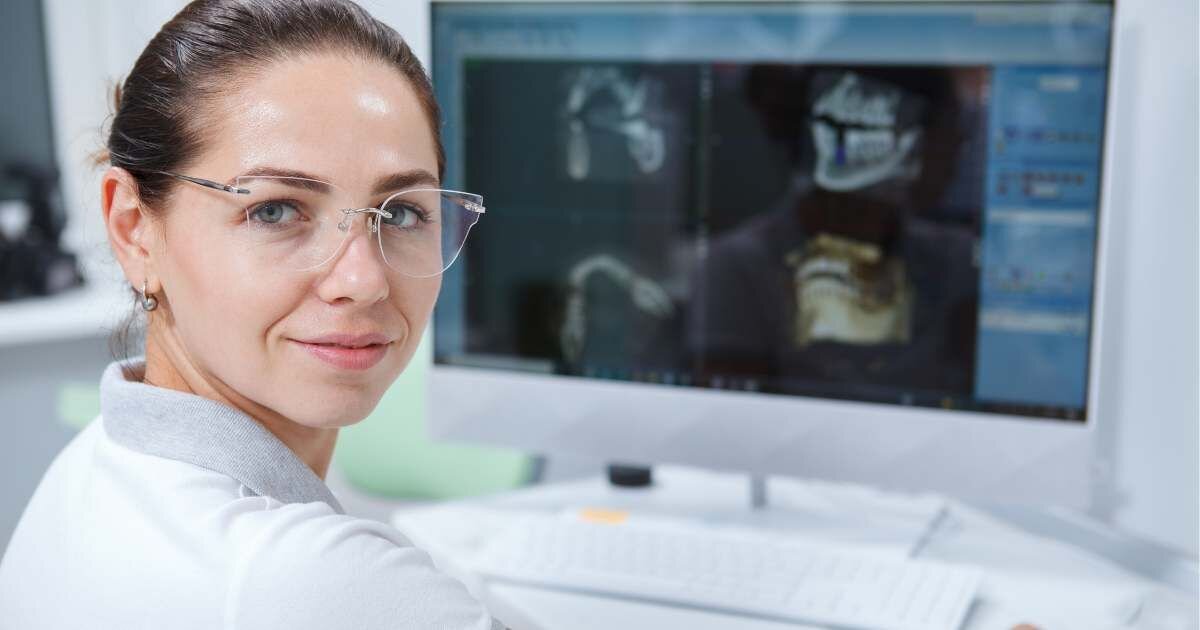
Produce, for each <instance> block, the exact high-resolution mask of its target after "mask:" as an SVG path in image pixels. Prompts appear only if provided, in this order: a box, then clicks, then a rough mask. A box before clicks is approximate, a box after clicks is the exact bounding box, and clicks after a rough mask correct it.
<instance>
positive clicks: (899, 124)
mask: <svg viewBox="0 0 1200 630" xmlns="http://www.w3.org/2000/svg"><path fill="white" fill-rule="evenodd" d="M814 86H815V87H816V88H817V89H816V90H815V91H816V93H817V96H816V98H815V99H814V100H813V104H812V113H811V122H810V125H809V127H810V130H811V132H812V140H813V145H814V149H815V153H816V161H815V164H814V167H813V180H814V181H815V182H816V184H817V185H818V186H820V187H821V188H824V189H826V190H831V191H835V192H850V191H858V190H862V189H864V188H868V187H870V186H874V185H876V184H880V183H882V182H886V181H901V182H908V181H912V180H914V179H916V177H917V176H918V175H920V172H921V160H920V155H919V151H918V150H919V146H918V145H919V144H920V140H921V133H922V132H921V129H920V127H919V126H918V124H917V122H916V121H917V117H916V116H915V115H914V114H915V113H916V112H917V111H918V110H919V108H920V107H921V104H920V102H919V100H918V99H917V98H916V97H915V96H913V95H910V94H906V93H905V92H903V91H902V90H900V89H899V88H897V87H894V86H892V85H889V84H887V83H884V82H882V81H877V80H874V79H871V78H869V77H863V76H860V75H858V74H856V73H854V72H849V71H844V72H836V73H826V74H824V75H821V76H818V77H816V78H815V79H814Z"/></svg>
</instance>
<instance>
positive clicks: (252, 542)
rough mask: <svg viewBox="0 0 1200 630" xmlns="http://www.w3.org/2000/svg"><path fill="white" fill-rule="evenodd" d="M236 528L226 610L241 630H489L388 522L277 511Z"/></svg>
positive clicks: (315, 511) (479, 613) (321, 509)
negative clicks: (284, 629)
mask: <svg viewBox="0 0 1200 630" xmlns="http://www.w3.org/2000/svg"><path fill="white" fill-rule="evenodd" d="M267 501H269V502H270V503H272V504H273V505H271V506H269V507H270V509H266V510H260V511H255V512H247V513H243V514H241V515H240V516H238V517H237V518H236V519H235V520H236V521H237V522H235V523H231V534H234V535H235V537H236V538H237V539H238V541H237V547H238V548H239V550H240V551H239V553H238V554H237V558H236V559H235V560H234V566H233V567H232V569H233V570H232V575H231V580H230V583H229V592H228V595H227V601H226V614H227V622H228V623H227V624H226V625H228V626H230V627H237V628H261V627H272V628H274V627H287V628H294V629H297V630H299V629H305V628H323V629H325V628H355V629H371V628H447V629H450V628H454V629H463V630H466V629H476V630H488V629H489V628H491V627H492V620H491V617H490V616H489V615H488V613H487V611H486V610H485V609H484V607H483V606H482V604H480V603H479V602H477V601H476V600H475V599H474V598H473V597H472V596H471V595H470V594H469V593H468V592H467V589H466V588H465V587H464V586H463V585H462V583H460V582H458V581H457V580H455V579H453V578H451V577H449V576H447V575H445V574H443V573H441V572H439V571H438V570H437V569H436V568H435V567H434V566H433V563H432V562H431V561H430V558H429V556H428V554H426V553H425V552H424V551H421V550H419V549H417V548H416V547H414V546H413V545H412V544H411V543H410V542H409V541H408V540H407V539H406V538H405V537H404V536H403V535H402V534H400V532H399V531H397V530H396V529H394V528H392V527H389V526H387V525H385V524H383V523H378V522H375V521H369V520H366V519H360V518H355V517H351V516H346V515H342V514H337V513H335V512H334V511H333V510H332V509H331V508H330V507H329V506H327V505H325V504H323V503H305V504H286V505H284V504H279V503H278V502H275V501H273V500H267Z"/></svg>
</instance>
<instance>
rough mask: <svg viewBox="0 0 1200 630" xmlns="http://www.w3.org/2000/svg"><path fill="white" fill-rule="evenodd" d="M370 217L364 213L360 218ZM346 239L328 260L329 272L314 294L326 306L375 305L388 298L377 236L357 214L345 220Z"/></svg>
mask: <svg viewBox="0 0 1200 630" xmlns="http://www.w3.org/2000/svg"><path fill="white" fill-rule="evenodd" d="M371 216H372V215H370V214H367V215H365V216H363V219H368V218H370V217H371ZM347 219H348V220H349V223H350V225H349V226H348V229H347V233H346V240H345V242H343V243H342V245H341V247H340V248H339V250H338V253H337V254H336V255H335V256H334V257H333V260H331V261H329V263H328V264H329V269H328V272H327V273H326V274H325V275H324V276H323V277H322V278H321V282H320V283H319V284H318V285H317V295H318V296H319V297H320V298H321V300H322V301H324V302H326V303H328V304H339V303H358V304H375V303H377V302H381V301H383V300H385V299H387V297H388V294H389V292H390V290H391V287H390V285H389V284H388V282H389V279H388V274H387V269H386V267H385V265H384V262H383V254H382V252H380V251H379V240H378V239H379V236H378V234H377V233H375V232H371V231H370V230H369V229H368V227H367V221H366V220H359V216H358V215H351V216H349V217H347Z"/></svg>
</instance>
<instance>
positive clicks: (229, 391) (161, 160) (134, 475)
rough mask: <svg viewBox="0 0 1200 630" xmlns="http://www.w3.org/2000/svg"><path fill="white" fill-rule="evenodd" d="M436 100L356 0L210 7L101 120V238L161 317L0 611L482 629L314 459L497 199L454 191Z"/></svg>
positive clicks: (53, 471)
mask: <svg viewBox="0 0 1200 630" xmlns="http://www.w3.org/2000/svg"><path fill="white" fill-rule="evenodd" d="M438 119H439V112H438V108H437V104H436V103H435V101H434V97H433V93H432V90H431V87H430V84H429V81H428V79H427V77H426V75H425V73H424V70H423V69H422V67H421V64H420V62H419V61H418V60H417V59H416V58H415V57H414V56H413V55H412V53H411V51H410V50H409V48H408V47H407V46H406V45H405V43H404V42H403V41H402V40H401V38H400V37H399V36H398V35H397V34H396V32H395V31H393V30H392V29H390V28H388V27H387V26H385V25H383V24H382V23H380V22H378V21H376V20H375V19H373V18H372V17H371V16H370V15H368V14H367V13H366V12H365V11H363V10H362V9H361V8H359V7H358V6H356V5H354V4H353V3H351V2H348V1H342V0H306V1H303V2H298V1H296V0H242V1H237V0H198V1H196V2H193V3H191V4H189V5H188V6H187V7H186V8H184V9H183V10H182V11H181V12H180V13H179V15H177V16H176V17H175V18H174V19H172V20H171V21H170V22H169V23H167V24H166V25H165V26H164V27H163V28H162V30H161V31H160V32H159V33H158V35H157V36H155V38H154V39H153V40H152V41H151V42H150V44H149V45H148V46H147V47H146V49H145V51H144V52H143V53H142V55H141V56H140V57H139V58H138V60H137V63H136V64H135V65H134V68H133V70H132V72H131V73H130V75H129V76H128V78H127V79H126V80H125V83H124V86H123V89H121V90H120V91H119V92H118V95H117V99H116V112H115V115H114V117H113V119H112V124H111V132H110V134H109V137H108V142H107V147H108V150H109V158H108V159H109V162H110V164H111V166H110V168H109V169H108V170H107V172H106V173H105V174H104V177H103V180H102V186H101V201H102V208H103V212H104V219H105V224H106V226H107V234H108V238H109V243H110V245H111V247H112V249H113V253H114V255H115V257H116V259H117V261H118V262H119V264H120V266H121V268H122V270H123V271H124V274H125V277H126V279H127V280H128V282H129V284H130V286H131V287H134V290H135V292H136V303H137V308H139V309H141V310H142V311H143V312H144V313H145V314H146V316H147V325H146V338H145V358H144V360H134V361H130V362H128V363H114V364H113V365H111V366H109V368H108V369H107V370H106V371H105V373H104V375H103V378H102V382H101V408H102V410H101V417H100V418H99V420H98V421H96V422H93V423H92V424H91V425H90V426H89V427H88V428H87V429H86V430H84V431H83V432H82V433H81V434H80V435H79V436H78V437H77V438H76V439H75V440H74V441H73V442H72V443H71V444H70V445H69V446H67V448H66V449H65V450H64V451H63V452H62V453H61V454H60V455H59V456H58V458H57V459H56V460H55V462H54V463H53V465H52V466H51V467H50V469H49V470H48V472H47V473H46V476H45V478H44V479H43V481H42V483H41V485H40V486H39V488H38V490H37V492H36V493H35V495H34V497H33V499H32V500H31V502H30V504H29V506H28V508H27V509H26V511H25V514H24V516H23V517H22V520H21V522H20V524H19V525H18V527H17V530H16V532H15V534H14V536H13V538H12V541H11V542H10V545H9V547H8V550H7V552H6V555H5V557H4V560H3V564H2V565H0V626H2V627H4V628H78V627H98V628H218V627H224V628H256V629H257V628H289V629H293V630H294V629H299V628H355V629H362V628H421V629H425V628H489V627H492V626H493V621H492V619H491V618H490V617H489V616H488V614H487V613H486V611H485V610H484V609H483V607H482V606H481V605H480V604H479V603H478V602H476V601H474V600H473V599H472V598H471V596H470V595H469V594H468V593H467V591H466V589H464V588H463V586H462V585H461V584H459V583H458V582H456V581H454V580H452V579H450V578H448V577H446V576H444V575H441V574H439V573H438V572H437V571H436V570H435V569H434V568H433V567H432V565H431V564H430V562H429V559H428V556H427V555H426V554H424V553H423V552H421V551H419V550H417V549H415V548H413V547H412V546H411V544H409V543H408V541H407V540H405V539H404V538H403V537H402V536H401V535H399V534H398V533H397V532H396V531H395V530H393V529H391V528H389V527H386V526H384V525H382V524H378V523H373V522H370V521H366V520H362V519H357V518H352V517H350V516H346V515H345V514H343V513H342V510H341V508H340V506H339V505H338V502H337V500H336V499H335V498H334V497H333V495H332V494H331V493H330V492H329V489H328V488H327V487H326V486H325V484H324V482H323V478H324V476H325V473H326V471H327V470H328V467H329V462H330V458H331V456H332V453H333V447H334V442H335V440H336V437H337V431H338V428H340V427H343V426H347V425H350V424H353V423H355V422H358V421H359V420H361V419H362V418H364V417H365V416H367V415H368V413H369V412H370V411H371V410H372V408H374V406H375V405H376V403H377V402H378V401H379V399H380V397H381V396H382V394H383V393H384V391H385V390H386V389H387V388H388V386H389V385H390V384H391V383H392V382H393V381H394V380H395V379H396V377H397V376H398V375H399V374H400V372H401V371H402V370H403V369H404V367H405V365H406V364H407V363H408V361H409V359H410V358H411V357H412V355H413V352H414V350H415V348H416V346H417V343H418V340H419V339H420V337H421V334H422V331H424V329H425V325H426V323H427V322H428V320H429V316H430V313H431V310H432V308H433V304H434V301H435V299H436V297H437V295H438V290H439V288H440V273H441V272H442V271H444V269H445V267H446V266H448V265H449V264H450V263H451V262H453V259H454V256H455V255H456V254H457V252H458V250H459V248H460V247H461V245H462V240H463V239H465V237H466V232H467V230H468V229H469V228H470V226H471V225H472V224H473V223H474V221H475V220H476V219H477V218H478V216H479V215H480V214H481V213H482V212H483V206H482V204H481V199H479V198H478V197H476V196H473V195H468V194H465V193H455V192H452V191H441V190H439V188H440V184H439V182H440V178H441V175H442V168H443V161H444V159H443V154H442V147H441V140H440V136H439V132H438Z"/></svg>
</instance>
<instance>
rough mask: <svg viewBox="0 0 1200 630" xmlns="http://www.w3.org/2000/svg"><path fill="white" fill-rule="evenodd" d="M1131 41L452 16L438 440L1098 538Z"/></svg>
mask: <svg viewBox="0 0 1200 630" xmlns="http://www.w3.org/2000/svg"><path fill="white" fill-rule="evenodd" d="M1112 19H1113V6H1112V4H1111V3H1110V2H1047V3H1030V2H1013V3H1009V2H996V1H987V2H876V3H855V2H841V3H820V2H783V3H753V4H747V3H719V2H697V3H669V4H657V3H640V2H639V3H627V2H616V3H577V2H565V3H549V2H537V3H507V2H486V3H459V2H435V3H433V5H432V26H433V42H432V45H433V61H432V73H433V80H434V84H435V89H436V91H437V95H438V99H439V102H440V103H441V105H442V107H443V115H444V119H445V125H444V133H445V138H444V140H445V143H446V150H447V168H446V180H445V181H446V184H447V185H448V186H449V187H452V188H458V189H463V190H469V191H472V192H476V193H480V194H482V195H483V196H484V199H485V203H486V206H487V213H486V215H485V216H484V217H483V218H482V220H481V221H480V223H479V224H478V225H477V226H476V227H475V228H474V230H473V232H472V233H471V235H470V238H469V239H468V240H467V243H466V246H465V247H464V249H463V251H462V252H461V255H460V257H459V259H458V261H457V263H456V264H455V266H454V267H453V268H451V270H450V271H449V272H448V273H447V275H446V276H445V278H444V283H443V287H442V293H441V297H440V299H439V303H438V307H437V310H436V314H435V318H434V370H433V375H432V392H433V393H432V399H431V412H432V419H431V425H432V427H433V432H434V434H435V435H438V436H442V437H447V438H453V439H469V440H482V441H486V442H489V443H495V444H507V445H513V446H517V447H520V448H523V449H528V450H531V451H538V452H550V453H556V452H568V453H579V454H586V455H593V456H599V457H603V458H609V459H612V460H617V461H633V462H645V463H658V462H681V463H691V464H698V465H702V466H708V467H713V468H718V469H732V470H744V471H749V472H752V473H756V474H786V475H803V476H810V477H817V478H828V479H836V480H846V481H853V482H866V483H871V484H876V485H880V486H884V487H890V488H898V489H910V490H935V491H943V492H949V493H953V494H957V495H966V496H971V497H982V498H986V499H988V500H994V501H1026V502H1033V501H1038V502H1042V501H1054V502H1059V503H1064V504H1071V505H1082V504H1084V503H1085V502H1086V501H1087V500H1088V494H1089V479H1090V466H1091V463H1092V441H1093V440H1092V434H1093V429H1094V425H1095V418H1096V407H1097V405H1096V399H1097V396H1096V395H1097V391H1096V390H1097V388H1096V386H1095V383H1096V375H1097V372H1098V369H1097V368H1098V357H1097V346H1098V344H1097V335H1095V334H1093V333H1094V331H1096V330H1098V314H1099V313H1100V310H1101V309H1100V307H1099V297H1100V291H1099V288H1100V286H1101V283H1100V282H1099V281H1098V280H1099V278H1100V270H1101V266H1100V265H1099V262H1100V260H1101V255H1100V254H1101V247H1100V236H1101V235H1102V234H1104V230H1103V229H1102V225H1101V224H1102V219H1103V218H1104V216H1105V213H1104V212H1102V211H1101V207H1102V203H1101V199H1102V195H1101V193H1102V189H1103V183H1104V181H1105V180H1106V178H1105V177H1104V175H1103V172H1104V169H1103V164H1104V160H1103V148H1104V140H1105V127H1106V125H1105V119H1106V101H1107V93H1108V83H1109V53H1110V45H1111V39H1112V37H1111V31H1112Z"/></svg>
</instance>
